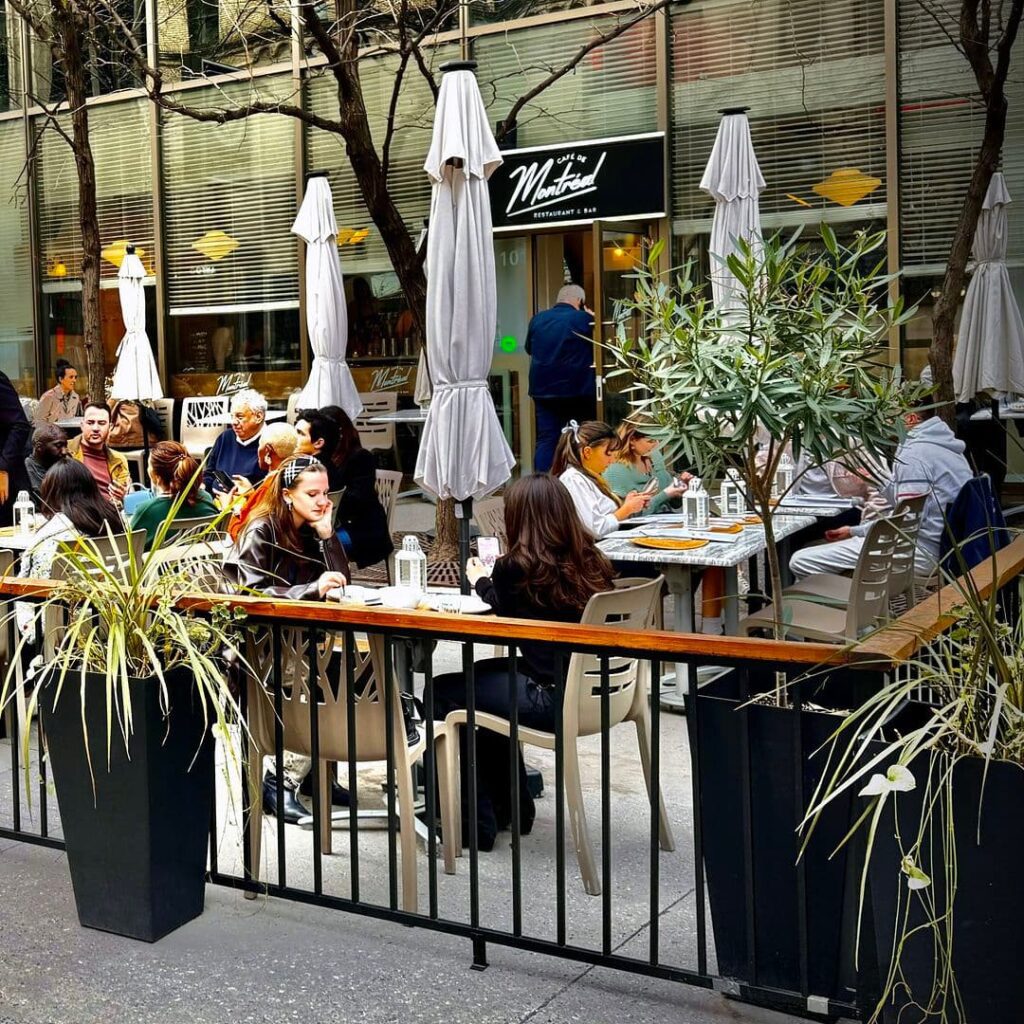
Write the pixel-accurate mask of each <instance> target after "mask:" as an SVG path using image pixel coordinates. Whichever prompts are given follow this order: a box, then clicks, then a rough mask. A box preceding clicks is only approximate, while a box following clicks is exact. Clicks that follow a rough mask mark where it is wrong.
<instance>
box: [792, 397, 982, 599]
mask: <svg viewBox="0 0 1024 1024" xmlns="http://www.w3.org/2000/svg"><path fill="white" fill-rule="evenodd" d="M904 422H905V423H906V425H907V436H906V437H905V438H904V439H903V441H902V443H901V444H900V446H899V447H898V448H897V449H896V454H895V456H894V457H893V463H892V474H891V476H890V478H889V481H888V483H886V484H885V485H884V486H883V487H882V488H881V494H882V497H883V498H884V499H885V502H886V504H887V505H888V511H892V510H894V509H895V508H896V506H897V505H898V504H899V503H900V501H902V500H903V499H904V498H911V497H914V496H915V495H919V494H924V495H927V498H926V500H925V503H924V510H923V512H922V516H921V526H920V530H919V532H918V535H917V551H916V553H915V559H914V561H915V572H916V574H917V575H918V576H923V577H928V576H931V574H932V573H933V572H934V571H935V567H936V566H937V565H938V561H939V540H940V538H941V537H942V531H943V528H944V516H945V513H946V508H947V506H948V505H949V504H950V502H952V501H953V499H954V498H956V496H957V495H958V494H959V493H960V488H961V487H963V485H964V484H965V483H967V481H968V480H970V479H971V477H972V476H973V473H972V472H971V467H970V464H969V463H968V461H967V459H966V457H965V456H964V443H963V441H960V440H958V439H957V438H956V437H954V436H953V431H952V430H950V429H949V427H948V426H946V424H945V423H944V422H943V421H942V420H940V419H938V418H936V417H935V416H933V415H932V410H931V409H930V408H918V409H914V410H913V411H912V412H909V413H907V415H906V416H905V417H904ZM882 514H883V515H884V514H885V513H884V512H883V513H882ZM869 527H870V523H868V522H865V523H862V524H861V525H860V526H841V527H839V528H838V529H835V530H829V531H828V532H827V533H826V534H825V537H826V539H827V541H828V543H826V544H819V545H815V546H812V547H808V548H804V549H803V550H801V551H798V552H796V554H795V555H793V557H792V558H791V559H790V560H789V568H790V570H791V571H792V573H793V575H794V576H795V577H796V578H797V579H802V578H803V577H804V576H810V575H812V574H813V573H817V572H852V571H853V569H854V568H855V567H856V565H857V559H858V557H859V556H860V551H861V548H862V547H863V546H864V537H865V535H866V534H867V532H868V529H869Z"/></svg>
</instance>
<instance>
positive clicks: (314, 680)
mask: <svg viewBox="0 0 1024 1024" xmlns="http://www.w3.org/2000/svg"><path fill="white" fill-rule="evenodd" d="M306 658H307V660H308V661H309V677H308V683H309V692H308V694H307V699H308V700H309V750H310V756H311V758H312V761H313V766H312V769H311V770H312V772H313V892H314V893H316V895H317V896H320V895H322V894H323V891H324V866H323V862H322V854H323V851H322V850H321V843H320V830H321V828H323V812H322V808H321V797H322V795H323V794H322V793H321V791H320V790H321V786H320V781H321V780H320V698H319V692H320V678H319V676H320V673H319V667H320V666H319V662H320V659H319V651H318V648H317V630H316V627H315V626H310V627H309V629H308V630H307V632H306ZM294 699H295V694H292V700H294ZM327 800H328V811H327V816H328V820H330V814H331V812H330V794H328V795H327Z"/></svg>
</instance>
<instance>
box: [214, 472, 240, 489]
mask: <svg viewBox="0 0 1024 1024" xmlns="http://www.w3.org/2000/svg"><path fill="white" fill-rule="evenodd" d="M212 475H213V479H214V480H216V481H217V483H218V484H220V489H221V490H222V491H224V493H225V494H227V493H228V492H229V491H230V490H231V489H232V488H233V487H234V486H235V481H234V480H232V479H231V477H229V476H228V475H227V473H225V472H224V470H223V469H215V470H213V474H212Z"/></svg>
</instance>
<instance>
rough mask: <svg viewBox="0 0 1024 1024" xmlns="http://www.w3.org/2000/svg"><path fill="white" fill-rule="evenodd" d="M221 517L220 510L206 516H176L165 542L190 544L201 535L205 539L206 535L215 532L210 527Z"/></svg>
mask: <svg viewBox="0 0 1024 1024" xmlns="http://www.w3.org/2000/svg"><path fill="white" fill-rule="evenodd" d="M220 518H221V514H220V513H219V512H211V513H210V514H209V515H205V516H189V515H179V516H176V517H175V518H174V520H173V522H172V523H171V525H170V526H169V527H168V528H167V533H166V535H165V536H164V543H165V544H170V543H172V542H173V543H174V544H188V543H189V542H190V541H191V540H192V539H193V538H195V539H196V540H198V539H199V538H200V537H202V539H204V540H205V539H206V535H208V534H210V533H212V532H213V531H211V530H210V529H209V527H210V526H212V525H213V524H214V523H215V522H217V520H218V519H220Z"/></svg>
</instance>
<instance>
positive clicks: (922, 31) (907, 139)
mask: <svg viewBox="0 0 1024 1024" xmlns="http://www.w3.org/2000/svg"><path fill="white" fill-rule="evenodd" d="M959 8H960V4H959V2H958V0H935V2H934V3H932V4H931V5H930V9H931V14H930V13H929V12H928V11H925V10H923V9H922V7H921V5H920V3H918V2H916V0H900V3H899V24H900V42H901V54H900V128H901V132H900V194H901V204H900V247H901V250H902V260H903V267H904V271H905V272H906V273H908V274H940V273H942V272H943V270H944V269H945V264H946V259H947V256H948V255H949V247H950V245H951V244H952V241H953V232H954V230H955V227H956V221H957V218H958V216H959V213H960V207H961V205H962V203H963V198H964V194H965V192H966V190H967V185H968V183H969V181H970V178H971V173H972V171H973V168H974V160H975V157H976V155H977V148H978V146H979V145H980V143H981V137H982V133H983V131H984V123H985V110H984V107H983V106H982V105H981V102H980V99H979V97H978V94H977V87H976V83H975V80H974V75H973V73H972V72H971V69H970V66H969V65H968V63H967V60H966V58H965V57H964V56H963V55H962V54H961V53H959V52H958V51H957V49H956V47H955V46H954V45H953V44H952V43H951V42H950V40H949V38H948V37H947V36H946V35H945V34H944V33H943V30H942V29H941V28H940V27H939V26H938V25H936V23H935V20H934V18H933V17H932V14H936V15H939V16H941V17H942V20H943V22H944V27H945V29H946V30H947V31H948V32H950V33H951V34H952V35H953V36H954V38H955V37H956V36H957V33H958V28H957V20H956V19H957V14H958V12H959ZM1006 92H1007V98H1008V101H1009V109H1008V115H1007V121H1006V139H1005V142H1004V144H1003V163H1002V170H1003V173H1004V174H1005V176H1006V184H1007V187H1008V188H1009V190H1010V195H1011V196H1013V198H1014V199H1016V200H1017V202H1016V203H1015V204H1014V206H1013V207H1011V214H1010V218H1009V225H1010V229H1009V230H1010V235H1009V250H1008V260H1007V262H1008V263H1010V264H1011V265H1014V264H1017V265H1021V264H1024V212H1021V211H1022V209H1024V44H1022V42H1021V41H1020V40H1018V42H1017V45H1016V48H1015V49H1014V51H1013V56H1012V58H1011V65H1010V76H1009V80H1008V82H1007V87H1006ZM1014 210H1016V213H1014Z"/></svg>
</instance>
